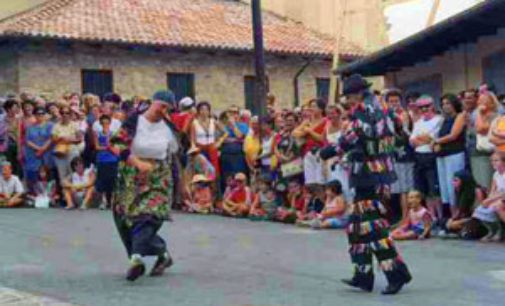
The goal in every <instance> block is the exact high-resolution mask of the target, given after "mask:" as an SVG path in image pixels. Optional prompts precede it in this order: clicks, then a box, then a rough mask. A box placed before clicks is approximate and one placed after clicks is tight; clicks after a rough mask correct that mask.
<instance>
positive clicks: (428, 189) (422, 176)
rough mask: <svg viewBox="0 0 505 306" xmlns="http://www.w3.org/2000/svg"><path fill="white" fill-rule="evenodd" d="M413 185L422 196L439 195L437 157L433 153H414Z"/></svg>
mask: <svg viewBox="0 0 505 306" xmlns="http://www.w3.org/2000/svg"><path fill="white" fill-rule="evenodd" d="M415 159H416V162H415V165H414V185H415V188H416V189H417V190H418V191H419V192H421V194H422V195H423V196H424V197H439V196H440V194H439V186H438V173H437V157H436V154H435V153H416V154H415Z"/></svg>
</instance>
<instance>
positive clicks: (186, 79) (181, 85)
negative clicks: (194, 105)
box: [167, 73, 195, 101]
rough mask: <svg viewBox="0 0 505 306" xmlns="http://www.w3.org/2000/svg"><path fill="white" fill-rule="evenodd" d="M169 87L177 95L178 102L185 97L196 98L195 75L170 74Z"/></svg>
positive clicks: (168, 75) (168, 76) (168, 78)
mask: <svg viewBox="0 0 505 306" xmlns="http://www.w3.org/2000/svg"><path fill="white" fill-rule="evenodd" d="M167 86H168V89H170V90H171V91H172V92H173V93H174V94H175V99H176V101H180V100H181V99H182V98H184V97H191V98H193V99H194V98H195V75H194V74H193V73H168V74H167Z"/></svg>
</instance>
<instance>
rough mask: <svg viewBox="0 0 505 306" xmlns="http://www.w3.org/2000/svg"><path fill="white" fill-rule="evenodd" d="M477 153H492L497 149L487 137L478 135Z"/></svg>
mask: <svg viewBox="0 0 505 306" xmlns="http://www.w3.org/2000/svg"><path fill="white" fill-rule="evenodd" d="M476 149H477V151H479V152H485V153H492V152H493V151H494V149H495V147H494V145H493V144H492V143H491V142H490V141H489V137H487V135H481V134H477V146H476Z"/></svg>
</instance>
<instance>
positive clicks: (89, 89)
mask: <svg viewBox="0 0 505 306" xmlns="http://www.w3.org/2000/svg"><path fill="white" fill-rule="evenodd" d="M81 81H82V93H92V94H95V95H97V96H99V97H100V98H103V96H104V95H105V94H106V93H109V92H113V87H112V71H110V70H91V69H83V70H82V72H81Z"/></svg>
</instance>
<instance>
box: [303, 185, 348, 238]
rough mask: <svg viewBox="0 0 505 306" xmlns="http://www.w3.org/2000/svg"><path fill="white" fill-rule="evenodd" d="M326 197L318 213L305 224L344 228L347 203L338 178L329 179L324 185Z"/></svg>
mask: <svg viewBox="0 0 505 306" xmlns="http://www.w3.org/2000/svg"><path fill="white" fill-rule="evenodd" d="M325 193H326V199H325V204H324V208H323V210H322V211H321V213H320V214H317V215H316V217H315V218H314V219H312V220H310V221H306V222H307V223H306V224H307V225H308V226H310V227H311V228H314V229H320V228H346V227H347V225H348V224H349V215H348V213H347V204H346V202H345V199H344V196H343V193H342V184H341V183H340V181H338V180H334V181H331V182H329V183H327V184H326V186H325Z"/></svg>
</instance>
